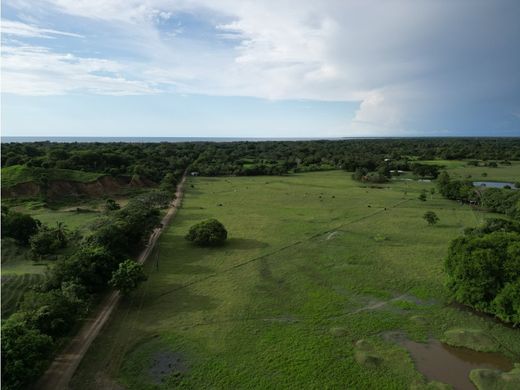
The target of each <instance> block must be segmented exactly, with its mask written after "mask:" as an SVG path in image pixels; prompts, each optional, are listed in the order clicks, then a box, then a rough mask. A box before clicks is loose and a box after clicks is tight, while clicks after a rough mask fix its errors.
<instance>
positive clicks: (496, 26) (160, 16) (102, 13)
mask: <svg viewBox="0 0 520 390" xmlns="http://www.w3.org/2000/svg"><path fill="white" fill-rule="evenodd" d="M6 1H7V2H8V3H9V4H10V5H11V6H12V7H14V8H18V9H19V10H20V11H21V12H24V13H26V14H27V13H30V11H31V9H38V12H41V13H43V14H45V13H52V14H53V15H66V17H72V18H78V20H81V21H83V22H84V21H85V20H88V21H92V22H93V23H95V24H96V28H99V27H100V26H103V25H105V26H107V28H108V27H109V28H110V33H109V34H106V35H104V34H103V31H102V30H101V31H94V32H93V35H94V36H95V38H92V39H99V38H101V39H102V40H107V41H108V42H112V44H113V46H114V47H115V48H116V47H117V48H119V47H122V48H124V49H125V50H127V51H130V52H132V53H133V54H134V55H135V58H136V59H135V60H133V61H129V60H126V61H118V60H116V59H114V58H112V57H111V53H110V51H102V52H101V54H100V57H105V58H106V61H107V62H103V60H101V59H99V58H98V59H94V58H79V57H75V62H73V63H70V62H69V61H67V60H66V59H65V58H64V54H59V53H56V52H55V51H53V50H51V49H46V50H40V51H39V52H38V53H36V51H35V50H34V48H33V49H30V50H28V49H26V48H23V47H21V48H14V49H13V52H11V53H9V52H8V53H7V55H8V56H11V58H7V66H8V68H7V69H6V68H5V64H4V71H3V78H4V81H5V82H4V88H8V89H9V90H10V91H11V92H13V93H24V94H42V93H46V94H52V93H66V92H68V91H73V90H83V91H87V92H90V93H113V94H128V93H155V92H157V91H158V90H162V91H170V90H172V89H173V90H175V91H176V92H179V93H200V94H209V95H241V96H252V97H261V98H268V99H316V100H323V101H359V102H360V108H359V110H358V111H357V113H356V115H355V118H354V121H353V122H352V123H349V124H347V125H346V129H348V131H351V132H355V133H356V134H358V133H359V134H368V133H369V134H376V133H377V134H384V133H392V132H393V133H395V131H402V132H403V133H405V132H406V131H409V130H413V128H414V127H415V126H414V123H417V122H418V121H423V122H425V121H428V120H432V118H433V120H437V119H436V118H438V117H440V113H443V112H446V110H447V109H449V108H450V107H453V106H456V105H457V104H469V103H468V102H472V101H474V100H475V99H479V98H482V97H484V96H493V97H494V98H496V99H500V98H502V96H503V95H504V94H507V93H509V95H514V96H515V97H514V99H516V101H518V95H517V92H515V91H518V87H519V80H518V77H517V76H515V75H517V74H518V71H517V69H518V67H519V66H520V63H519V56H518V55H514V56H511V58H509V60H507V61H505V58H506V56H507V55H509V53H512V52H514V51H515V49H517V44H515V42H516V38H517V37H518V34H519V28H518V24H517V21H516V20H515V17H514V15H515V11H518V4H517V3H516V4H515V1H508V0H499V1H497V2H492V3H491V2H487V1H482V0H477V1H474V0H468V1H458V2H439V1H429V2H424V1H422V2H417V1H407V0H394V1H385V2H380V1H370V0H368V1H364V2H360V1H349V0H323V1H311V0H300V1H297V2H295V1H294V0H262V1H247V0H218V1H217V0H191V1H188V0H178V1H170V0H75V1H70V0H42V1H40V2H37V3H36V4H35V2H34V1H32V0H31V1H29V0H6ZM180 12H184V13H189V14H197V15H204V16H205V17H206V18H207V22H208V23H209V24H212V25H213V27H214V30H215V31H214V36H213V37H210V38H208V40H207V41H205V40H204V39H201V38H195V37H192V36H190V33H189V29H186V28H183V27H181V26H176V27H175V29H173V27H172V29H171V30H170V31H169V32H164V31H161V29H160V24H161V23H162V22H166V21H169V20H170V19H171V18H174V17H175V16H176V15H178V14H179V13H180ZM13 23H16V22H12V23H11V24H8V29H10V31H11V34H15V33H17V34H18V36H22V37H23V36H25V37H31V36H32V37H35V36H36V37H41V36H45V37H48V36H59V35H60V34H65V35H70V34H73V35H74V33H65V32H61V31H56V30H48V29H43V28H39V27H36V26H35V25H24V24H20V25H16V24H13ZM483 26H485V28H484V27H483ZM172 31H174V32H175V33H172ZM24 34H25V35H24ZM212 39H213V40H212ZM85 40H89V37H86V38H85ZM218 40H220V41H219V42H216V41H218ZM89 42H90V43H92V41H89ZM35 56H37V60H39V61H42V63H43V64H46V65H45V67H41V66H32V65H31V66H29V68H28V67H27V65H25V64H24V62H25V61H31V60H32V59H35V58H34V57H35ZM17 59H18V60H17ZM4 62H6V61H5V60H4ZM116 65H117V70H115V71H113V72H115V73H117V75H118V76H117V77H115V76H110V77H109V76H100V75H99V74H96V72H98V71H106V68H107V67H108V68H110V67H112V66H116ZM91 68H96V69H97V70H91ZM35 81H36V82H35ZM89 83H92V84H91V85H89ZM515 94H516V95H515Z"/></svg>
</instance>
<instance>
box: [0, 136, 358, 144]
mask: <svg viewBox="0 0 520 390" xmlns="http://www.w3.org/2000/svg"><path fill="white" fill-rule="evenodd" d="M320 139H327V140H340V139H354V138H247V137H245V138H239V137H236V138H235V137H4V136H3V137H1V142H2V143H10V142H45V141H48V142H104V143H108V142H133V143H149V142H173V143H179V142H237V141H250V142H261V141H313V140H320Z"/></svg>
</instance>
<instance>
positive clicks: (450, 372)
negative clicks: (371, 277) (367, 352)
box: [384, 332, 513, 390]
mask: <svg viewBox="0 0 520 390" xmlns="http://www.w3.org/2000/svg"><path fill="white" fill-rule="evenodd" d="M384 337H385V339H389V340H392V341H394V342H396V343H398V344H400V345H402V346H403V347H405V348H406V349H407V350H408V352H409V353H410V355H411V356H412V359H413V360H414V363H415V366H416V367H417V370H418V371H419V372H421V373H422V374H423V375H424V376H425V377H426V378H427V379H428V380H430V381H439V382H443V383H446V384H449V385H451V386H453V388H454V389H455V390H474V389H475V386H474V385H473V383H471V381H470V379H469V373H470V372H471V370H473V369H475V368H490V369H496V370H501V371H510V370H511V369H512V368H513V364H512V363H511V362H510V361H509V360H508V359H507V358H506V357H505V356H503V355H501V354H499V353H494V352H477V351H473V350H471V349H467V348H458V347H451V346H449V345H447V344H444V343H441V342H440V341H438V340H435V339H430V340H429V341H428V342H427V343H417V342H415V341H412V340H410V339H408V338H407V337H406V336H405V335H404V334H403V333H401V332H390V333H388V334H386V335H384Z"/></svg>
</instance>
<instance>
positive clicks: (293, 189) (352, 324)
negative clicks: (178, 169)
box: [72, 171, 520, 389]
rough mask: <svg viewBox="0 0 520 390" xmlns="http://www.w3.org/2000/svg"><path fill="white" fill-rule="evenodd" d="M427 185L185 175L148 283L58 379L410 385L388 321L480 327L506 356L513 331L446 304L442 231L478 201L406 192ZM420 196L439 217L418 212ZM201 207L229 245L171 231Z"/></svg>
mask: <svg viewBox="0 0 520 390" xmlns="http://www.w3.org/2000/svg"><path fill="white" fill-rule="evenodd" d="M191 185H193V186H191ZM432 185H433V184H431V183H418V182H404V181H395V182H392V183H391V184H387V185H381V186H377V187H373V188H368V187H364V186H362V185H360V184H359V183H356V182H353V181H352V180H351V179H350V174H348V173H345V172H339V171H329V172H319V173H306V174H298V175H290V176H285V177H233V178H202V177H199V178H190V179H189V182H188V185H187V192H186V195H185V200H184V204H183V207H182V209H181V210H180V212H179V214H178V215H177V217H176V218H175V220H174V222H173V224H172V225H171V226H170V228H169V229H168V230H167V231H166V232H165V234H163V236H162V237H161V240H160V245H159V249H158V260H159V261H158V267H157V266H156V264H155V263H156V261H155V258H153V259H152V261H149V263H148V264H147V273H148V275H149V279H148V281H147V282H145V283H144V284H143V285H142V286H141V287H140V288H139V289H138V290H137V291H136V292H135V293H134V294H133V295H131V296H130V297H128V298H127V299H125V301H124V302H123V303H122V304H121V305H120V306H119V307H118V309H117V311H116V312H115V313H114V315H113V317H112V319H111V321H110V323H109V324H108V325H107V326H106V327H105V328H104V330H103V332H102V333H101V334H100V336H99V337H98V338H97V339H96V341H95V342H94V344H93V345H92V347H91V349H90V350H89V352H88V354H87V356H86V357H85V359H84V360H83V362H82V363H81V365H80V367H79V370H78V371H77V373H76V375H75V377H74V378H73V382H72V387H73V388H74V389H90V388H92V386H93V385H94V386H98V387H101V388H117V383H119V384H121V385H123V386H124V387H125V388H129V389H170V388H173V387H176V386H179V387H183V388H196V389H198V388H218V389H230V388H236V389H244V388H258V389H265V388H316V389H323V388H351V389H369V388H370V389H380V388H385V389H387V388H391V389H403V388H409V387H410V385H411V384H412V383H415V384H419V385H420V384H424V383H425V380H424V378H423V377H422V375H421V374H420V373H419V372H417V370H416V369H415V368H414V363H413V361H412V359H411V357H410V355H409V354H408V353H407V352H406V350H405V349H403V348H402V347H401V346H399V345H398V344H396V343H394V342H391V341H388V340H385V339H384V338H383V337H381V334H382V333H384V332H386V331H393V330H401V331H404V332H406V333H407V335H408V337H410V338H411V339H413V340H416V341H425V340H426V339H428V337H435V338H439V339H440V338H441V337H442V335H443V333H444V332H445V331H446V330H450V329H453V328H472V329H481V330H483V331H485V333H486V334H487V335H489V336H490V337H492V338H493V339H494V340H496V342H497V344H498V346H499V347H498V350H499V351H500V352H502V353H503V354H505V355H506V356H508V357H509V358H511V359H515V360H517V361H518V357H519V356H520V337H518V331H517V330H513V329H510V328H507V327H504V326H503V325H500V324H498V323H496V322H494V321H492V320H489V319H485V318H482V317H480V316H477V315H474V314H471V313H470V312H468V311H462V310H459V309H457V308H454V307H452V306H449V305H448V302H447V296H446V290H445V288H444V274H443V271H442V262H443V257H444V256H445V254H446V251H447V247H448V244H449V241H450V240H451V239H452V238H454V237H456V236H457V235H459V234H461V233H462V231H463V229H464V228H466V227H468V226H474V225H476V224H478V223H479V222H481V221H483V219H484V217H486V216H487V215H486V214H484V213H480V212H475V211H473V210H472V209H471V208H470V207H468V206H461V205H459V204H458V203H456V202H451V201H448V200H445V199H442V198H441V197H440V195H434V196H430V195H428V200H427V201H426V202H421V201H419V200H418V199H417V196H418V194H419V193H420V191H421V190H422V189H429V188H430V187H431V186H432ZM427 210H433V211H435V212H436V213H437V215H438V216H439V218H440V222H439V224H438V225H436V226H433V227H432V226H428V225H427V224H426V223H425V221H424V220H423V219H422V215H423V214H424V212H425V211H427ZM212 217H214V218H218V219H219V220H220V221H221V222H223V223H224V225H225V226H226V227H227V229H228V231H229V240H228V241H229V242H228V243H227V245H225V246H224V247H221V248H196V247H193V246H192V245H190V244H189V243H188V242H186V241H185V240H184V238H183V236H184V235H185V234H186V232H187V231H188V229H189V227H190V226H191V225H193V224H195V223H197V222H199V221H201V220H204V219H206V218H212ZM360 340H364V341H362V342H359V341H360ZM367 350H372V351H374V354H376V356H377V359H376V360H377V364H372V363H371V358H370V356H369V355H370V354H369V353H368V352H367ZM364 356H365V357H367V356H368V359H365V358H364ZM356 357H357V359H356Z"/></svg>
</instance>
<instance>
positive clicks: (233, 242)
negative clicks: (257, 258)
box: [223, 238, 269, 250]
mask: <svg viewBox="0 0 520 390" xmlns="http://www.w3.org/2000/svg"><path fill="white" fill-rule="evenodd" d="M268 246H269V244H268V243H266V242H262V241H258V240H253V239H250V238H230V239H228V240H227V242H226V243H225V244H224V245H223V247H224V248H226V249H239V250H248V249H262V248H266V247H268Z"/></svg>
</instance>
